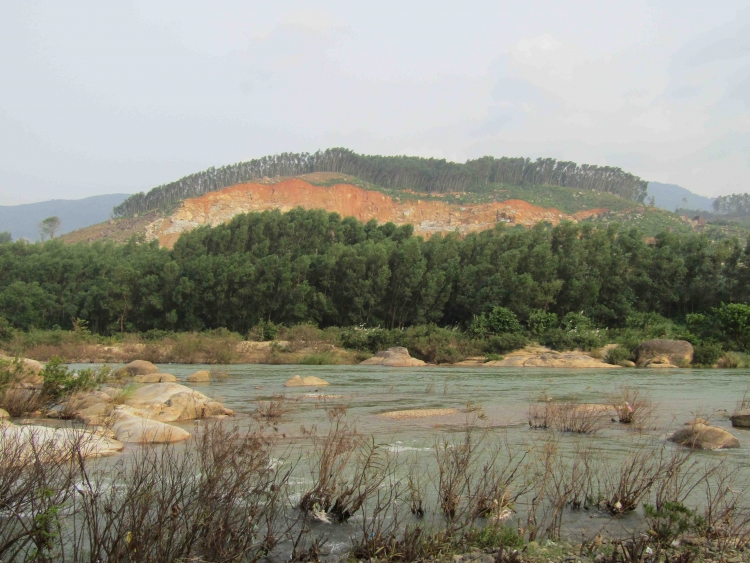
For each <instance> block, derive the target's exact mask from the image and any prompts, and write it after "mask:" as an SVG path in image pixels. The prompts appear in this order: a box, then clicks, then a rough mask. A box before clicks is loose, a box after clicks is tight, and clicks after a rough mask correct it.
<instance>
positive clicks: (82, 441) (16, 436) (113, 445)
mask: <svg viewBox="0 0 750 563" xmlns="http://www.w3.org/2000/svg"><path fill="white" fill-rule="evenodd" d="M123 447H124V446H123V444H122V443H121V442H119V441H117V440H113V439H111V438H108V437H106V436H102V435H101V434H98V433H96V432H89V431H83V430H80V429H76V428H50V427H47V426H33V425H24V426H16V425H13V424H5V425H4V426H2V427H0V457H5V456H13V457H14V458H24V457H25V456H34V455H39V456H40V457H41V458H42V459H46V458H48V457H49V459H61V458H63V459H64V458H67V457H68V456H70V455H71V454H72V452H73V451H74V448H75V450H77V451H80V452H81V453H82V454H83V457H86V458H91V457H101V456H107V455H113V454H116V453H118V452H121V451H122V450H123Z"/></svg>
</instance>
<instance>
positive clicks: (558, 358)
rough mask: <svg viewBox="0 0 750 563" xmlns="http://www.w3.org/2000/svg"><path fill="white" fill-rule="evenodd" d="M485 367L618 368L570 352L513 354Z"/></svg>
mask: <svg viewBox="0 0 750 563" xmlns="http://www.w3.org/2000/svg"><path fill="white" fill-rule="evenodd" d="M483 365H484V366H486V367H527V368H528V367H534V368H600V369H611V368H618V367H619V366H613V365H612V364H607V363H604V362H602V361H600V360H597V359H596V358H592V357H591V356H587V355H586V354H577V353H572V352H552V351H548V352H541V353H538V354H529V353H514V354H512V355H509V356H508V357H506V358H504V359H502V360H498V361H493V362H487V363H485V364H483Z"/></svg>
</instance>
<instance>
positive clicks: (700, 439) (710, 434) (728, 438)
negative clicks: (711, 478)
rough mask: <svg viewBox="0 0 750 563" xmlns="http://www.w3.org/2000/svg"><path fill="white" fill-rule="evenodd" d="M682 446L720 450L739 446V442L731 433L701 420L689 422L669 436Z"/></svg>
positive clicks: (670, 439) (671, 440) (672, 440)
mask: <svg viewBox="0 0 750 563" xmlns="http://www.w3.org/2000/svg"><path fill="white" fill-rule="evenodd" d="M667 440H669V441H670V442H675V443H676V444H680V445H682V446H687V447H689V448H693V449H699V450H721V449H726V448H739V447H740V442H739V440H737V438H735V437H734V436H733V435H732V434H731V433H729V432H727V431H726V430H724V429H722V428H717V427H716V426H708V425H707V424H703V423H702V422H698V421H695V422H691V423H688V424H686V425H684V426H683V427H682V428H679V429H678V430H677V431H675V432H674V433H673V434H672V435H671V436H670V437H669V438H667Z"/></svg>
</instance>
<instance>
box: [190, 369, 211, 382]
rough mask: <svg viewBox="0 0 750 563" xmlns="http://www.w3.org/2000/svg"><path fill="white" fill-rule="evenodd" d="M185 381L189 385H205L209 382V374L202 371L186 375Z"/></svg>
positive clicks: (205, 370) (204, 370)
mask: <svg viewBox="0 0 750 563" xmlns="http://www.w3.org/2000/svg"><path fill="white" fill-rule="evenodd" d="M187 380H188V381H189V382H190V383H207V382H209V381H211V372H210V371H208V370H207V369H202V370H200V371H196V372H195V373H191V374H190V375H188V377H187Z"/></svg>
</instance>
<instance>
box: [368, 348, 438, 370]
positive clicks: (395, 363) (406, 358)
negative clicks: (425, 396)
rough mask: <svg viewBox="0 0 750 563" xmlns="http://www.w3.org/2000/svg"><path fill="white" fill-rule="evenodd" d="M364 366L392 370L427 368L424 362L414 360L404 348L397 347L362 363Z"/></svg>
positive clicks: (379, 353)
mask: <svg viewBox="0 0 750 563" xmlns="http://www.w3.org/2000/svg"><path fill="white" fill-rule="evenodd" d="M360 365H363V366H388V367H392V368H409V367H421V366H426V365H427V364H426V363H424V362H423V361H422V360H418V359H416V358H412V357H411V356H410V355H409V350H407V349H406V348H404V347H403V346H396V347H395V348H388V350H386V351H384V352H378V353H377V354H375V355H374V356H373V357H372V358H370V359H368V360H365V361H364V362H360Z"/></svg>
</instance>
